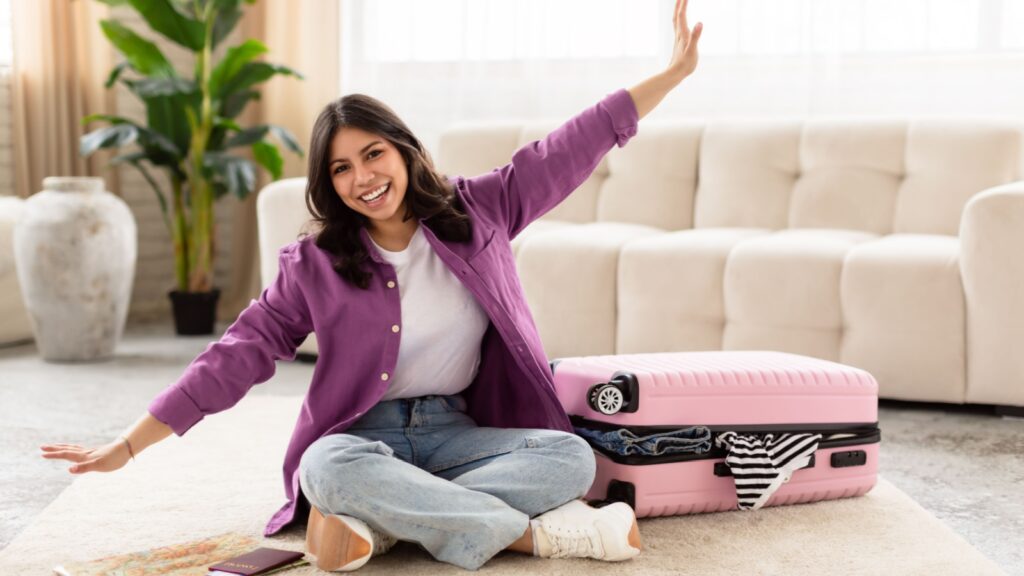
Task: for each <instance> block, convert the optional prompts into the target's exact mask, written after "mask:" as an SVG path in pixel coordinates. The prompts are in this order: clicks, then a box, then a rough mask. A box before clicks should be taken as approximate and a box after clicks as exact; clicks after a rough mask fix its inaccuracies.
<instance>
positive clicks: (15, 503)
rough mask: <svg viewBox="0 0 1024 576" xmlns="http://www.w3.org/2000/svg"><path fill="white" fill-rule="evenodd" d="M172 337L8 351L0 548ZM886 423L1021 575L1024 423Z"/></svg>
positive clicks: (888, 458)
mask: <svg viewBox="0 0 1024 576" xmlns="http://www.w3.org/2000/svg"><path fill="white" fill-rule="evenodd" d="M221 329H223V327H221ZM172 332H173V330H172V329H171V328H170V327H169V326H166V325H162V324H161V325H141V326H132V327H130V328H129V329H128V330H127V331H126V334H125V337H124V338H123V340H122V342H121V343H120V344H119V346H118V350H117V355H116V357H115V358H114V359H113V360H110V361H107V362H98V363H83V364H53V363H46V362H43V361H42V360H41V359H40V358H39V356H38V355H37V353H36V350H35V347H34V346H33V345H31V344H28V345H21V346H14V347H7V348H0V494H2V495H3V497H2V498H0V549H2V548H4V547H6V546H7V545H8V544H9V543H10V542H11V541H12V540H13V539H14V538H15V537H17V535H18V534H19V533H20V532H21V531H22V530H23V529H24V528H25V527H26V526H28V525H29V524H30V523H31V522H32V520H33V519H34V518H35V517H36V515H38V514H39V513H40V512H41V511H42V510H43V509H44V508H46V506H47V505H48V504H49V503H50V502H51V501H53V500H54V499H55V498H56V497H57V495H58V494H60V492H61V491H62V490H63V489H64V488H65V487H67V486H68V485H69V484H70V483H71V482H72V481H73V480H74V476H72V475H71V474H70V473H68V472H67V464H65V463H62V462H54V461H50V460H44V459H42V458H40V457H39V454H40V450H39V446H40V445H41V444H45V443H55V442H65V443H74V444H82V445H86V446H97V445H101V444H104V443H106V442H110V441H111V440H112V439H113V438H115V437H116V436H117V435H118V434H120V433H121V432H123V431H124V430H125V429H126V428H128V427H129V426H130V425H131V424H132V423H133V422H134V421H135V420H136V419H137V418H138V417H139V416H141V415H142V414H143V413H144V412H145V410H146V406H147V405H148V403H149V401H150V399H152V397H153V396H155V395H156V394H157V393H158V392H159V391H160V390H162V389H163V388H164V387H165V386H167V385H168V384H170V383H172V382H174V381H175V380H176V379H177V378H178V377H179V376H180V375H181V373H182V371H183V369H184V368H185V366H187V365H188V363H189V362H190V361H191V359H192V358H194V357H195V356H196V355H197V354H199V353H200V352H202V351H203V350H204V349H205V348H206V345H207V344H208V343H209V342H210V338H209V337H177V336H174V334H173V333H172ZM312 372H313V365H312V364H304V363H298V362H296V363H283V364H279V365H278V371H277V374H276V375H275V376H274V377H273V378H272V379H271V380H270V381H269V382H267V383H264V384H261V385H258V386H256V387H254V388H253V389H252V390H251V391H250V394H271V395H301V394H303V393H304V392H305V388H306V386H307V384H308V381H309V379H310V377H311V375H312ZM879 420H880V428H881V430H882V435H883V444H882V445H883V450H882V456H881V468H882V474H883V475H884V476H885V477H886V478H887V479H888V480H889V481H890V482H892V483H893V484H895V485H896V486H897V487H899V488H900V489H902V490H903V491H904V492H906V493H907V494H909V495H910V496H911V497H913V498H914V499H915V500H916V501H917V502H918V503H920V504H921V506H923V507H924V508H925V509H927V510H929V511H930V512H931V513H932V514H934V515H935V516H937V517H939V518H940V519H942V520H943V521H944V522H945V523H946V525H947V526H949V527H950V528H952V529H953V530H954V531H956V532H957V533H959V534H960V535H961V536H963V537H964V538H965V539H967V540H968V541H969V542H971V543H972V544H973V545H974V546H975V547H976V548H978V549H979V550H981V551H982V553H984V554H985V555H987V556H988V557H989V558H991V559H992V560H994V561H995V562H997V563H998V564H1000V565H1001V566H1002V567H1003V568H1004V569H1005V570H1006V571H1007V573H1009V574H1012V575H1015V576H1024V496H1021V488H1020V487H1021V486H1024V419H1017V418H1005V417H1004V418H1000V417H997V416H993V415H992V414H991V413H990V412H985V411H982V410H981V409H978V408H971V407H967V408H964V407H951V406H945V407H935V406H920V405H914V404H908V403H889V402H883V403H882V406H881V408H880V410H879Z"/></svg>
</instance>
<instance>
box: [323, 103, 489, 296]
mask: <svg viewBox="0 0 1024 576" xmlns="http://www.w3.org/2000/svg"><path fill="white" fill-rule="evenodd" d="M342 127H353V128H358V129H360V130H363V131H365V132H369V133H371V134H374V135H377V136H380V137H382V138H384V139H386V140H387V141H388V142H391V144H393V145H394V146H395V147H396V148H397V149H398V151H399V152H400V153H401V154H402V159H403V160H404V161H405V168H406V170H407V171H408V173H409V178H408V182H409V184H408V186H407V189H406V191H405V206H406V210H405V214H404V215H403V221H407V220H409V219H411V218H413V217H415V218H425V219H426V220H425V222H426V223H427V224H429V226H430V229H431V230H433V231H434V233H435V234H437V236H438V237H439V238H441V239H443V240H448V241H455V242H468V241H469V240H470V238H471V236H472V224H471V222H470V219H469V215H468V214H467V213H466V211H465V208H464V206H463V205H462V202H461V200H460V199H459V198H458V196H457V195H456V194H455V190H454V187H453V186H452V185H451V184H450V183H449V182H448V180H447V179H446V178H445V177H444V176H443V175H442V174H440V173H438V172H437V170H436V169H435V168H434V163H433V161H432V160H431V159H430V154H429V153H428V152H427V150H426V149H425V148H424V147H423V144H421V143H420V141H419V139H417V138H416V137H415V136H413V134H412V131H411V130H409V127H408V126H406V125H405V122H402V120H401V119H400V118H399V117H398V115H397V114H395V112H394V111H393V110H391V108H389V107H388V106H387V105H385V104H384V103H383V102H381V101H379V100H377V99H375V98H371V97H370V96H366V95H364V94H350V95H348V96H344V97H342V98H338V99H337V100H334V101H333V102H331V103H330V104H328V105H327V106H325V107H324V109H323V111H321V112H320V115H319V116H317V119H316V123H315V124H313V136H312V138H311V139H310V144H309V175H308V180H307V183H306V207H307V208H309V213H310V214H312V215H313V225H314V227H315V228H317V229H318V230H317V231H316V232H314V233H315V234H316V239H315V242H316V245H317V246H319V247H320V248H322V249H323V250H326V251H327V252H329V253H331V254H333V255H334V256H335V261H334V270H335V271H337V272H338V274H339V275H340V276H341V277H342V278H344V279H345V280H347V281H349V282H351V283H352V284H353V285H355V286H358V287H359V288H362V289H364V290H366V289H367V288H369V287H370V278H372V276H373V275H372V274H371V273H370V272H368V271H366V270H365V269H364V268H363V266H362V264H363V263H364V262H365V261H366V260H367V259H369V257H370V254H369V252H368V251H367V250H366V247H365V246H364V245H363V243H362V240H361V239H360V235H359V229H360V228H362V227H364V226H365V225H366V223H367V221H368V220H369V218H367V217H366V216H364V215H362V214H360V213H358V212H356V211H355V210H352V209H351V208H349V207H348V206H346V205H345V203H344V202H342V200H341V198H339V197H338V194H337V192H335V190H334V184H333V183H332V182H331V173H330V166H329V164H330V161H331V158H330V151H331V140H332V139H333V138H334V135H335V134H337V132H338V130H339V129H340V128H342Z"/></svg>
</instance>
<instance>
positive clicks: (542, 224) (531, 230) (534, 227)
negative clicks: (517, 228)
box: [510, 218, 576, 254]
mask: <svg viewBox="0 0 1024 576" xmlns="http://www.w3.org/2000/svg"><path fill="white" fill-rule="evenodd" d="M566 226H576V224H573V223H572V222H566V221H564V220H551V219H548V218H541V219H539V220H534V221H533V222H531V223H530V225H529V226H527V227H526V228H523V231H522V232H520V233H519V234H518V235H517V236H516V237H515V238H513V239H512V241H511V242H510V244H512V254H519V247H520V246H522V245H523V242H525V241H526V239H527V238H529V237H531V236H533V235H534V234H543V233H545V232H547V231H549V230H558V229H559V228H565V227H566Z"/></svg>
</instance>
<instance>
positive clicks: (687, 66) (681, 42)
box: [668, 0, 704, 80]
mask: <svg viewBox="0 0 1024 576" xmlns="http://www.w3.org/2000/svg"><path fill="white" fill-rule="evenodd" d="M688 3H689V0H676V7H675V13H674V14H673V16H672V25H673V26H674V27H675V31H676V41H675V45H674V46H673V47H672V59H671V60H670V61H669V64H668V68H669V71H670V72H672V73H673V74H675V75H678V77H679V79H680V80H682V79H683V78H686V77H687V76H689V75H690V74H693V71H694V70H696V69H697V42H698V41H699V40H700V34H701V32H702V31H703V30H704V23H703V22H698V23H697V25H696V26H694V27H693V30H690V25H689V24H688V23H687V22H686V5H687V4H688Z"/></svg>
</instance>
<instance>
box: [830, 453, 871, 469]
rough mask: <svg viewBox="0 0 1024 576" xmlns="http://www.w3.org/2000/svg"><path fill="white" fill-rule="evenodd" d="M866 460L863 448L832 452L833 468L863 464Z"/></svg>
mask: <svg viewBox="0 0 1024 576" xmlns="http://www.w3.org/2000/svg"><path fill="white" fill-rule="evenodd" d="M867 462H868V453H867V452H865V451H863V450H850V451H848V452H833V453H832V467H833V468H849V467H850V466H863V465H865V464H867Z"/></svg>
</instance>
